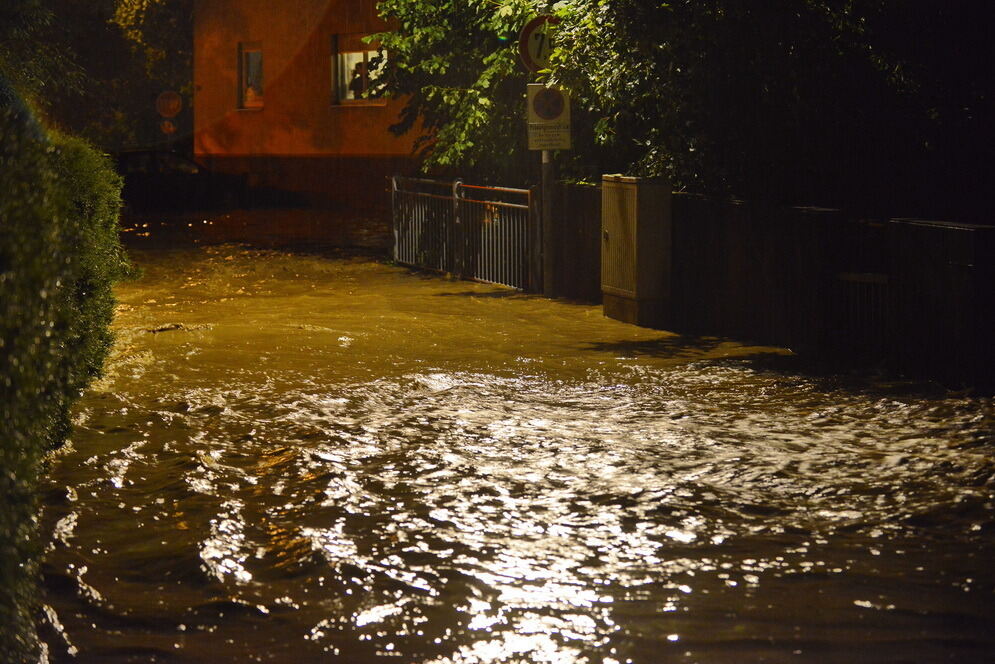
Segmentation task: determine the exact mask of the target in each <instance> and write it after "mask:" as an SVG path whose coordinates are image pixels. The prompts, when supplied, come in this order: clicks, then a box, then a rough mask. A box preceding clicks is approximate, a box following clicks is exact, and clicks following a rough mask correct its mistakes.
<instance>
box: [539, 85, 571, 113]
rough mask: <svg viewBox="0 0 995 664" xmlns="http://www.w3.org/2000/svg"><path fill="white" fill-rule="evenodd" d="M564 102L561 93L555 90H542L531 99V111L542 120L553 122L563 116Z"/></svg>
mask: <svg viewBox="0 0 995 664" xmlns="http://www.w3.org/2000/svg"><path fill="white" fill-rule="evenodd" d="M564 106H566V102H565V101H564V99H563V93H562V92H560V91H559V90H557V89H556V88H543V89H542V90H540V91H539V92H537V93H536V96H535V97H534V98H533V99H532V110H534V111H535V114H536V115H538V116H539V117H540V118H542V119H543V120H555V119H556V118H558V117H560V116H561V115H563V108H564Z"/></svg>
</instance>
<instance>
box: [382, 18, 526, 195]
mask: <svg viewBox="0 0 995 664" xmlns="http://www.w3.org/2000/svg"><path fill="white" fill-rule="evenodd" d="M534 4H535V3H533V2H529V1H528V0H501V1H500V2H497V1H491V0H469V1H468V0H443V1H442V2H436V1H431V0H384V1H383V2H381V3H380V4H379V5H378V7H379V10H380V13H381V15H382V16H383V17H384V18H386V19H387V20H389V21H391V22H393V23H394V24H395V26H396V28H395V29H394V30H392V31H389V32H385V33H383V34H380V35H376V36H375V39H376V40H378V41H379V42H380V44H381V52H382V53H384V52H386V53H387V54H389V66H383V67H381V68H380V70H379V71H380V75H379V78H378V82H377V85H376V86H375V87H374V91H373V92H374V94H393V95H402V96H405V97H406V98H407V100H408V101H407V105H406V106H405V109H404V112H403V114H402V116H401V118H400V121H399V122H398V123H397V124H396V125H395V126H394V127H393V130H394V131H395V132H398V133H403V132H407V131H411V130H416V131H419V132H422V134H421V138H420V139H419V142H418V148H419V149H420V150H421V153H422V156H423V157H424V159H425V164H426V166H427V167H428V168H434V169H451V168H457V167H458V168H460V169H462V170H463V171H464V172H475V173H478V174H481V175H490V176H495V177H504V178H512V179H514V180H517V179H518V177H520V174H521V173H522V172H523V169H524V167H525V164H526V157H527V155H526V154H525V153H524V145H523V141H524V130H523V127H522V117H523V113H524V111H525V83H526V80H527V79H526V75H525V73H524V72H523V71H522V70H521V68H520V66H519V64H518V56H517V54H516V53H517V51H516V50H515V49H516V37H517V34H518V30H519V29H520V28H521V26H522V25H523V24H524V23H525V21H526V20H528V18H530V17H531V15H532V14H533V13H534V11H535V7H534ZM516 175H517V176H518V177H516Z"/></svg>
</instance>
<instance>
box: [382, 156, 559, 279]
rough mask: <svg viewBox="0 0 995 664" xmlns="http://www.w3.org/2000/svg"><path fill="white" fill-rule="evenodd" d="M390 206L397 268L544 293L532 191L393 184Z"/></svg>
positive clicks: (400, 180)
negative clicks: (405, 267) (454, 276)
mask: <svg viewBox="0 0 995 664" xmlns="http://www.w3.org/2000/svg"><path fill="white" fill-rule="evenodd" d="M392 199H393V217H394V260H396V261H397V262H398V263H402V264H405V265H411V266H413V267H419V268H424V269H429V270H438V271H440V272H448V273H451V274H454V275H457V276H459V277H461V278H464V279H474V280H477V281H485V282H488V283H495V284H503V285H505V286H511V287H513V288H520V289H522V290H527V291H535V290H540V289H541V283H540V279H539V278H538V276H537V275H539V274H541V264H540V262H539V261H540V259H539V251H538V248H539V242H538V238H539V237H540V235H539V228H538V221H537V220H538V210H537V200H536V196H535V195H534V193H533V191H532V190H529V189H512V188H510V187H485V186H480V185H469V184H464V183H463V182H461V181H459V180H456V181H441V180H429V179H425V178H407V177H401V176H394V178H393V186H392Z"/></svg>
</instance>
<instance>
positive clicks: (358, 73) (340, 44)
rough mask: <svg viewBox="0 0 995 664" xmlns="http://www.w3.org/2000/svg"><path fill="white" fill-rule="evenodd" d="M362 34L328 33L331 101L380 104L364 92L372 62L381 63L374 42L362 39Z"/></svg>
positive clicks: (373, 63) (335, 102)
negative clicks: (330, 57)
mask: <svg viewBox="0 0 995 664" xmlns="http://www.w3.org/2000/svg"><path fill="white" fill-rule="evenodd" d="M364 36H365V35H362V34H353V35H335V36H334V37H332V103H333V104H381V103H383V102H381V101H380V100H378V99H369V98H368V97H367V96H366V93H367V91H368V90H369V89H370V70H371V67H372V66H375V65H378V63H379V66H382V62H381V60H382V58H378V57H377V46H376V45H374V44H367V43H365V42H364V41H363V37H364Z"/></svg>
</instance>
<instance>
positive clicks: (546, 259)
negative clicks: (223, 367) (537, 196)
mask: <svg viewBox="0 0 995 664" xmlns="http://www.w3.org/2000/svg"><path fill="white" fill-rule="evenodd" d="M554 177H555V176H554V173H553V151H552V150H543V151H542V182H541V185H542V294H543V295H545V296H546V297H555V296H556V288H555V285H554V281H555V280H556V258H555V256H554V254H553V252H554V251H555V250H556V249H555V247H556V227H555V225H554V223H553V180H554Z"/></svg>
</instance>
